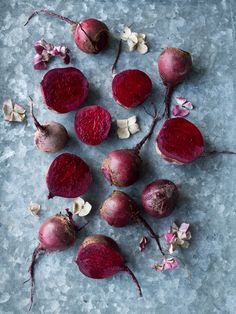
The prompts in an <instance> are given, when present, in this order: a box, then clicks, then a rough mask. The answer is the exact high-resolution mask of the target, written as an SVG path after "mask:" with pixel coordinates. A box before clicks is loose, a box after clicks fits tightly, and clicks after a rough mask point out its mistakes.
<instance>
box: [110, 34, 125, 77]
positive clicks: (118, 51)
mask: <svg viewBox="0 0 236 314" xmlns="http://www.w3.org/2000/svg"><path fill="white" fill-rule="evenodd" d="M121 51H122V40H121V39H120V41H119V46H118V49H117V54H116V58H115V62H114V63H113V65H112V68H111V71H112V74H115V73H114V72H115V71H116V65H117V62H118V60H119V58H120V54H121Z"/></svg>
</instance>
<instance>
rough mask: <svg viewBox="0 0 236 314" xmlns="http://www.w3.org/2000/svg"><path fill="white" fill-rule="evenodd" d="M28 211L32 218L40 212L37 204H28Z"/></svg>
mask: <svg viewBox="0 0 236 314" xmlns="http://www.w3.org/2000/svg"><path fill="white" fill-rule="evenodd" d="M28 210H29V211H30V212H31V214H32V215H33V216H37V215H38V213H39V212H40V210H41V206H40V205H39V204H37V203H32V202H31V203H30V204H29V206H28Z"/></svg>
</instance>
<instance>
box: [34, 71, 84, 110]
mask: <svg viewBox="0 0 236 314" xmlns="http://www.w3.org/2000/svg"><path fill="white" fill-rule="evenodd" d="M40 86H41V91H42V95H43V98H44V102H45V104H46V106H47V107H48V108H49V109H52V110H54V111H56V112H59V113H65V112H69V111H72V110H74V109H76V108H77V107H78V106H80V105H82V103H83V102H84V101H85V99H86V97H87V96H88V90H89V84H88V81H87V78H86V77H85V76H84V74H83V73H82V72H81V71H80V70H79V69H76V68H72V67H69V68H61V69H59V68H57V69H52V70H50V71H48V72H47V73H46V74H45V75H44V77H43V79H42V81H41V82H40Z"/></svg>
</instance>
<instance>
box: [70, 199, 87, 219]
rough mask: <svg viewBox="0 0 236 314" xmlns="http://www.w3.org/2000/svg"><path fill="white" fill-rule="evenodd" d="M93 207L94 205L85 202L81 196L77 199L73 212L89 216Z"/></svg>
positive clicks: (81, 215)
mask: <svg viewBox="0 0 236 314" xmlns="http://www.w3.org/2000/svg"><path fill="white" fill-rule="evenodd" d="M91 209H92V205H91V204H89V202H85V201H84V200H83V199H82V198H81V197H78V198H76V199H75V201H74V203H73V207H72V211H73V213H74V214H75V215H79V216H80V217H83V216H87V215H88V214H89V213H90V211H91Z"/></svg>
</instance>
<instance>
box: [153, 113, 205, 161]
mask: <svg viewBox="0 0 236 314" xmlns="http://www.w3.org/2000/svg"><path fill="white" fill-rule="evenodd" d="M156 148H157V152H158V153H159V154H160V155H161V157H162V158H164V159H166V160H167V161H170V162H173V163H177V164H185V163H190V162H192V161H194V160H195V159H197V158H198V157H199V156H201V155H202V153H203V151H204V141H203V137H202V134H201V132H200V131H199V129H198V128H197V127H196V126H195V125H194V124H193V123H191V122H190V121H188V120H186V119H184V118H171V119H168V120H166V122H165V123H164V124H163V126H162V128H161V130H160V132H159V134H158V135H157V138H156Z"/></svg>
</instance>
